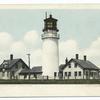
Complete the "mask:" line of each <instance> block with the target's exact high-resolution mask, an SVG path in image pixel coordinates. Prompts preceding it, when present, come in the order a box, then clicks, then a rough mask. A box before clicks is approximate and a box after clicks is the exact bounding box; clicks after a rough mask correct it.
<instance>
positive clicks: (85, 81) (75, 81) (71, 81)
mask: <svg viewBox="0 0 100 100" xmlns="http://www.w3.org/2000/svg"><path fill="white" fill-rule="evenodd" d="M0 84H100V80H99V79H91V80H90V79H66V80H32V79H31V80H14V79H12V80H0Z"/></svg>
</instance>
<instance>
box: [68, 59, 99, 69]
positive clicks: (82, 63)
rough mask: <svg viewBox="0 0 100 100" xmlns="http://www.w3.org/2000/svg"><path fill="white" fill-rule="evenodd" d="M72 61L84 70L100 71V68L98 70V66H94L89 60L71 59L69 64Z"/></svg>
mask: <svg viewBox="0 0 100 100" xmlns="http://www.w3.org/2000/svg"><path fill="white" fill-rule="evenodd" d="M71 61H74V62H76V63H77V64H79V65H80V66H81V67H82V68H83V69H94V70H100V68H98V67H97V66H96V65H94V64H93V63H92V62H90V61H88V60H86V61H85V60H81V59H73V58H72V59H71V60H70V61H69V63H70V62H71Z"/></svg>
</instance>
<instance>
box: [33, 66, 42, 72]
mask: <svg viewBox="0 0 100 100" xmlns="http://www.w3.org/2000/svg"><path fill="white" fill-rule="evenodd" d="M31 72H37V73H42V66H35V67H33V68H32V69H31Z"/></svg>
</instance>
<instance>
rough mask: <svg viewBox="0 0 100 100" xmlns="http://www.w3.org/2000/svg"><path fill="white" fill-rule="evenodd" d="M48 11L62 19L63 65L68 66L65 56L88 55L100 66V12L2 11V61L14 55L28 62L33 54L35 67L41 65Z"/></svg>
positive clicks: (52, 10) (0, 25) (0, 12)
mask: <svg viewBox="0 0 100 100" xmlns="http://www.w3.org/2000/svg"><path fill="white" fill-rule="evenodd" d="M45 12H47V13H48V16H49V14H50V13H51V14H52V15H53V17H54V18H56V19H58V29H59V32H58V33H59V34H60V37H61V38H60V42H59V47H60V63H64V59H65V57H68V58H71V57H74V55H75V53H80V54H81V56H83V55H84V54H87V56H88V57H89V60H91V61H93V63H95V64H96V65H100V62H99V59H100V54H99V51H100V38H99V37H100V10H77V9H76V10H74V9H72V10H71V9H70V10H64V9H62V10H60V9H58V10H56V9H51V10H48V9H45V10H43V9H41V10H40V9H25V10H24V9H16V10H15V9H12V10H11V9H8V10H7V9H0V40H1V43H0V47H1V49H0V56H1V59H2V60H3V59H7V58H8V57H9V54H10V53H14V55H15V57H19V58H20V57H22V58H23V59H24V60H25V59H26V60H25V61H27V56H26V53H29V52H30V53H31V60H32V61H31V63H32V66H34V65H41V59H40V58H41V50H42V40H41V34H42V33H43V32H42V29H43V25H44V22H43V20H44V18H45ZM30 37H31V38H30ZM2 60H1V61H2ZM33 62H34V63H33Z"/></svg>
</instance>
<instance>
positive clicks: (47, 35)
mask: <svg viewBox="0 0 100 100" xmlns="http://www.w3.org/2000/svg"><path fill="white" fill-rule="evenodd" d="M58 31H59V30H58V29H57V19H55V18H53V17H52V15H51V14H50V15H49V17H48V18H47V15H46V18H45V19H44V29H43V34H42V36H41V38H42V41H43V44H42V70H43V76H48V78H49V79H53V78H57V77H58V69H59V47H58V46H59V43H58V40H59V34H58V33H57V32H58Z"/></svg>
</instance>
